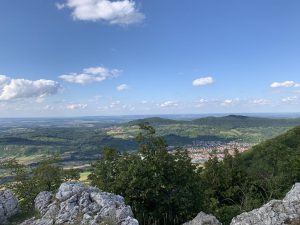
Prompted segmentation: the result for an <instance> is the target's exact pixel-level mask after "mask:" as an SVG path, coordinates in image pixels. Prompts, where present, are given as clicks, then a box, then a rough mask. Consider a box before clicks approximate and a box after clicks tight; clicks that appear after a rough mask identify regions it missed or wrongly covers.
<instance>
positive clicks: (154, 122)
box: [128, 117, 187, 126]
mask: <svg viewBox="0 0 300 225" xmlns="http://www.w3.org/2000/svg"><path fill="white" fill-rule="evenodd" d="M186 122H187V121H180V120H172V119H165V118H161V117H150V118H145V119H138V120H133V121H130V122H128V125H131V126H132V125H139V124H141V123H148V124H149V125H151V126H160V125H170V124H181V123H186Z"/></svg>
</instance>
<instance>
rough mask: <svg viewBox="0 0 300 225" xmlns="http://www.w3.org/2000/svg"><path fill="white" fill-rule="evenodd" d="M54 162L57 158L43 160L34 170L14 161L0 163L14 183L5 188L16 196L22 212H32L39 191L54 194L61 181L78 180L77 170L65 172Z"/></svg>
mask: <svg viewBox="0 0 300 225" xmlns="http://www.w3.org/2000/svg"><path fill="white" fill-rule="evenodd" d="M56 162H57V158H49V159H45V160H44V161H42V162H40V163H39V164H38V165H37V166H36V167H35V168H31V167H29V166H26V165H23V164H20V163H18V161H17V160H16V159H8V160H4V161H3V162H1V164H0V168H3V169H6V170H8V171H10V173H11V175H12V176H13V177H14V182H12V183H9V184H8V185H7V187H8V188H10V189H12V190H13V191H14V193H15V194H16V195H17V197H18V199H19V200H20V204H21V207H22V208H23V210H24V211H31V210H32V208H33V206H34V199H35V197H36V196H37V195H38V194H39V193H40V192H41V191H53V192H54V191H56V190H57V189H58V187H59V186H60V184H61V183H62V182H63V181H65V180H70V179H79V171H78V170H72V172H70V171H67V172H65V171H64V170H63V169H62V168H61V167H59V166H58V165H56ZM70 173H71V174H70Z"/></svg>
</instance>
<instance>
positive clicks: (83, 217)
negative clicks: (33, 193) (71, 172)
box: [21, 182, 139, 225]
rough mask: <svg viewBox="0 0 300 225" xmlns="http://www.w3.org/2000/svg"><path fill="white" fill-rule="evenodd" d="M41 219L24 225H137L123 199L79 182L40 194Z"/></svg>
mask: <svg viewBox="0 0 300 225" xmlns="http://www.w3.org/2000/svg"><path fill="white" fill-rule="evenodd" d="M35 208H36V210H37V211H38V212H39V213H40V218H31V219H30V220H27V221H25V222H23V223H22V224H21V225H54V224H78V225H79V224H82V225H83V224H84V225H100V224H101V225H102V224H103V225H104V224H109V225H138V224H139V223H138V221H137V220H136V219H134V218H133V213H132V210H131V208H130V206H127V205H126V204H125V202H124V198H123V197H121V196H119V195H114V194H110V193H106V192H100V191H99V189H97V188H93V187H88V186H85V185H84V184H82V183H79V182H67V183H63V184H62V185H61V186H60V188H59V190H58V192H57V193H56V194H55V195H53V194H52V193H51V192H41V193H40V194H38V196H37V197H36V199H35Z"/></svg>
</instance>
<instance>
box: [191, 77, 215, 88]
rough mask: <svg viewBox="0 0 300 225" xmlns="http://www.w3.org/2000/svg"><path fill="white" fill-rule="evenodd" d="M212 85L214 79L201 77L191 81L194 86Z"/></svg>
mask: <svg viewBox="0 0 300 225" xmlns="http://www.w3.org/2000/svg"><path fill="white" fill-rule="evenodd" d="M213 83H214V79H213V78H212V77H201V78H198V79H196V80H194V81H193V85H194V86H205V85H209V84H213Z"/></svg>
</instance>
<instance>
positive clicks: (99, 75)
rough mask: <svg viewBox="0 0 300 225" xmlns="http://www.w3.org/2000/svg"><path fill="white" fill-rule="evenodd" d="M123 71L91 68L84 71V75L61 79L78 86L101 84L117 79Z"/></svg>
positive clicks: (72, 75) (68, 76) (74, 74)
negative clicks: (107, 80) (109, 79)
mask: <svg viewBox="0 0 300 225" xmlns="http://www.w3.org/2000/svg"><path fill="white" fill-rule="evenodd" d="M121 72H122V71H121V70H118V69H111V70H110V69H107V68H105V67H90V68H86V69H83V72H82V73H71V74H67V75H65V74H64V75H61V76H59V78H61V79H63V80H65V81H67V82H70V83H76V84H82V85H83V84H88V83H93V82H101V81H104V80H106V79H108V78H115V77H117V76H118V75H119V74H120V73H121Z"/></svg>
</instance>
